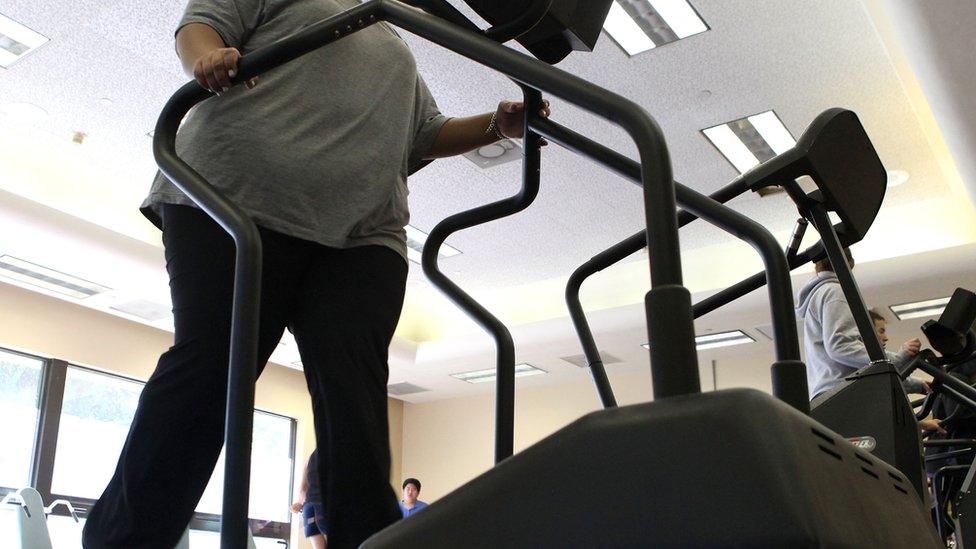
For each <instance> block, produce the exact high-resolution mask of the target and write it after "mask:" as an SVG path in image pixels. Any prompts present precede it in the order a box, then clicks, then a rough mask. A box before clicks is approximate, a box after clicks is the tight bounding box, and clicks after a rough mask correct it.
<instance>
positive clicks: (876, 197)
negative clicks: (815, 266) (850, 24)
mask: <svg viewBox="0 0 976 549" xmlns="http://www.w3.org/2000/svg"><path fill="white" fill-rule="evenodd" d="M546 137H547V138H548V139H549V140H550V141H552V142H555V143H560V144H564V145H565V142H564V141H561V140H560V139H559V138H558V137H554V136H552V135H546ZM559 137H562V136H559ZM604 163H605V164H607V165H608V166H611V168H612V169H614V170H615V171H617V172H619V173H621V174H623V175H625V176H628V175H629V176H631V177H633V175H634V174H635V173H636V172H635V170H636V168H637V166H636V165H635V164H634V163H632V162H630V161H628V160H626V159H624V158H622V157H620V156H619V155H616V154H613V155H611V156H608V159H607V161H606V162H604ZM804 175H806V176H810V178H811V179H812V180H813V181H814V183H816V186H817V188H816V190H815V191H813V192H811V193H809V194H804V193H803V191H802V190H801V189H800V188H799V185H798V184H797V183H796V180H797V179H798V178H799V177H801V176H804ZM676 185H677V184H676ZM772 185H778V186H781V187H784V188H785V189H786V191H787V192H788V193H789V195H790V196H791V198H792V199H793V200H794V201H795V202H796V203H797V205H798V207H799V210H800V212H801V214H802V215H803V218H801V219H800V221H799V222H798V225H797V230H796V231H795V232H794V234H793V236H792V238H791V240H790V243H789V246H788V247H787V250H786V252H785V255H786V259H787V261H788V263H789V268H790V269H794V268H797V267H799V266H802V265H804V264H806V263H808V262H811V261H816V260H818V259H820V258H822V257H824V255H825V253H829V254H830V255H831V256H832V257H833V256H836V255H840V258H841V259H840V260H841V262H843V264H844V265H846V262H845V261H844V259H843V251H842V246H849V245H851V244H854V243H855V242H858V241H860V240H861V239H862V238H863V237H864V235H865V234H866V233H867V230H868V228H870V226H871V224H872V223H873V221H874V218H875V216H876V215H877V212H878V210H879V209H880V206H881V202H882V200H883V198H884V192H885V189H886V175H885V170H884V167H883V165H882V164H881V162H880V159H879V158H878V156H877V153H876V152H875V150H874V147H873V145H872V144H871V142H870V139H869V138H868V136H867V133H866V132H865V130H864V128H863V126H862V125H861V123H860V121H859V120H858V119H857V116H856V115H855V114H854V113H853V112H850V111H847V110H843V109H830V110H827V111H825V112H824V113H822V114H821V115H820V116H818V117H817V118H816V119H815V120H814V122H813V123H812V124H811V125H810V127H809V128H808V129H807V131H806V132H804V134H803V135H802V136H801V137H800V139H799V140H798V142H797V145H796V147H795V148H794V149H792V150H790V151H787V152H785V153H783V154H782V155H780V156H778V157H776V158H773V159H771V160H769V161H767V162H766V163H764V164H762V165H760V166H757V167H756V168H754V169H753V170H751V171H750V172H748V173H746V174H743V175H742V176H740V177H739V178H737V179H735V180H734V181H732V182H731V183H730V184H729V185H727V186H725V187H723V188H722V189H720V190H718V191H717V192H715V193H713V194H712V195H711V198H712V199H713V200H715V201H717V202H720V203H725V202H728V201H730V200H732V199H734V198H736V197H738V196H740V195H742V194H745V193H746V192H747V191H749V190H753V191H758V190H759V189H762V188H765V187H768V186H772ZM679 188H680V187H679ZM679 201H680V195H679ZM831 211H832V212H835V213H836V214H837V215H838V217H839V218H840V220H841V222H840V223H839V224H837V225H836V226H832V225H831V224H830V221H829V217H828V213H827V212H831ZM695 213H696V212H691V211H688V209H687V208H686V210H684V211H679V212H678V222H679V225H681V226H684V225H687V224H688V223H690V222H692V221H694V220H695V219H696V218H697V217H696V215H694V214H695ZM811 223H812V224H813V225H814V227H815V228H817V229H818V232H820V234H821V242H818V243H816V244H814V245H813V246H811V247H809V248H808V249H806V250H804V251H803V252H799V248H800V244H801V241H802V239H803V236H804V232H805V229H806V227H807V226H808V225H810V224H811ZM645 238H646V235H645V233H644V232H643V231H642V232H639V233H636V234H634V235H632V236H631V237H629V238H628V239H626V240H624V241H622V242H620V243H618V244H616V245H614V246H612V247H611V248H609V249H607V250H605V251H604V252H602V253H600V254H598V255H596V256H594V257H593V258H592V259H591V260H590V261H588V262H586V263H585V264H583V265H582V266H580V267H579V268H578V269H577V270H576V271H575V272H574V273H573V275H572V276H571V277H570V280H569V283H568V284H567V288H566V300H567V304H568V306H569V310H570V315H571V317H572V319H573V322H574V325H575V327H576V330H577V334H578V335H579V338H580V341H581V343H582V347H583V351H584V353H585V355H586V357H587V360H588V363H589V365H590V370H591V373H592V375H593V380H594V383H595V385H596V388H597V392H598V394H599V396H600V399H601V402H602V403H603V405H604V407H605V408H607V409H608V410H609V409H612V408H614V407H616V405H617V404H616V400H615V397H614V394H613V389H612V387H611V386H610V383H609V380H608V378H607V376H606V372H605V369H604V367H603V364H602V361H601V359H600V354H599V350H598V348H597V345H596V343H595V340H594V337H593V335H592V332H591V330H590V328H589V325H588V323H587V320H586V316H585V314H584V312H583V308H582V305H581V303H580V300H579V293H580V288H581V286H582V284H583V282H585V280H586V279H587V278H588V277H590V276H592V275H593V274H595V273H597V272H599V271H601V270H603V269H605V268H607V267H609V266H611V265H613V264H614V263H616V262H619V261H621V260H622V259H624V258H625V257H627V256H629V255H631V254H633V253H634V252H636V251H638V250H639V249H640V248H641V247H642V246H643V245H644V239H645ZM781 253H782V252H781ZM847 274H848V275H850V272H849V270H848V273H847ZM839 276H840V275H839ZM847 278H848V279H849V280H848V281H847V282H845V286H847V288H845V291H847V290H849V289H850V287H851V286H853V289H854V290H856V289H857V287H856V284H854V283H853V277H852V276H848V277H847ZM767 279H768V280H769V281H770V285H773V284H780V285H782V284H787V285H788V284H789V281H788V279H787V280H786V282H785V283H780V282H778V281H777V279H774V278H771V277H769V274H768V267H767V272H763V273H757V274H756V275H753V276H751V277H749V278H747V279H745V280H742V281H740V282H738V283H736V284H734V285H732V286H730V287H729V288H726V289H725V290H722V291H720V292H718V293H716V294H714V295H712V296H710V297H708V298H706V299H704V300H702V301H700V302H699V303H696V304H695V305H694V306H693V315H694V317H696V318H697V317H700V316H702V315H705V314H707V313H709V312H711V311H714V310H716V309H718V308H719V307H722V306H724V305H726V304H728V303H730V302H732V301H734V300H735V299H738V298H740V297H742V296H744V295H746V294H748V293H750V292H752V291H754V290H756V289H758V288H760V287H761V286H762V285H763V284H765V283H766V282H767ZM842 281H843V279H842ZM786 291H787V292H791V289H790V288H789V287H788V286H786ZM770 292H771V294H770V295H771V297H772V295H773V294H772V292H773V289H772V288H770ZM848 300H849V301H851V302H852V303H855V304H858V303H859V304H860V308H861V310H862V311H863V312H864V314H863V317H864V318H867V312H866V308H864V305H863V301H862V300H861V298H860V295H859V294H856V295H855V296H854V297H853V298H852V297H851V296H850V295H848ZM771 301H772V299H771ZM776 318H777V315H776V311H775V309H774V310H773V319H774V328H775V327H776ZM790 322H791V323H792V322H793V321H792V317H791V319H790ZM794 326H795V324H794ZM859 326H862V324H860V323H859ZM867 326H871V325H870V321H869V322H868V324H867ZM786 329H787V327H786V326H785V323H784V326H782V327H781V331H780V332H779V333H783V330H786ZM868 335H869V337H875V334H874V331H873V329H872V330H871V331H870V332H869V333H868ZM793 337H795V332H794V335H793ZM775 338H776V339H777V340H779V339H780V338H781V336H780V335H778V334H775ZM875 341H877V340H876V339H875ZM651 346H652V348H653V346H654V345H653V342H652V345H651ZM877 347H878V348H879V349H880V344H879V345H878V346H877ZM781 348H782V344H781V343H779V342H777V353H778V354H780V355H781V351H780V349H781ZM882 356H883V354H882ZM888 366H889V369H890V370H891V371H892V373H891V374H890V375H889V376H890V378H892V380H893V381H892V383H893V384H894V386H895V387H896V388H897V390H898V392H897V393H896V394H897V395H900V398H901V399H902V401H903V402H902V404H903V406H904V407H905V408H908V410H909V414H910V413H911V409H910V408H909V405H908V401H907V397H906V396H905V395H904V392H903V391H902V389H901V387H900V385H899V384H898V383H897V377H898V374H897V372H894V371H893V368H891V367H890V365H888ZM778 367H780V364H779V362H777V363H776V364H774V365H773V389H774V393H777V394H784V393H786V392H787V391H785V390H784V389H783V387H782V386H781V385H780V384H778V382H777V368H778ZM655 379H656V378H655ZM804 385H805V383H804ZM805 390H806V388H805V387H804V391H805ZM889 392H890V391H889ZM722 393H725V391H720V392H719V393H718V394H722ZM655 396H656V397H657V396H658V395H655ZM713 398H714V397H713ZM796 398H797V399H798V400H799V399H800V395H796ZM806 398H807V396H806V393H805V392H804V393H803V395H802V400H803V401H804V402H805V401H806ZM892 399H893V397H892V398H889V400H892ZM763 417H764V418H765V416H763ZM814 417H815V418H816V416H814ZM882 417H883V418H887V423H889V424H893V423H895V422H894V420H893V419H892V408H889V409H887V410H885V413H884V414H883V416H882ZM817 419H819V418H817ZM745 421H748V420H745ZM816 429H817V430H816V431H815V432H816V433H817V434H818V436H819V435H824V434H827V433H830V434H831V436H834V437H836V436H837V434H836V433H839V434H840V435H844V433H843V432H842V431H841V429H838V428H837V427H835V426H834V425H830V424H829V423H824V424H822V425H818V427H817V428H816ZM888 429H889V430H893V429H894V426H889V427H888ZM696 436H697V435H696ZM905 436H906V437H907V438H908V439H909V440H910V441H911V440H913V439H914V441H915V442H914V444H915V452H914V453H913V455H912V459H911V460H909V461H908V465H907V466H905V470H907V471H908V473H905V472H902V471H899V473H900V474H899V473H893V470H892V469H891V468H889V467H888V464H887V463H884V462H882V461H881V460H879V459H878V458H877V457H876V456H873V455H871V454H869V453H868V452H866V451H864V450H863V449H858V450H857V452H855V453H854V454H853V457H852V458H848V459H851V463H850V465H851V466H852V468H853V469H854V470H855V471H857V470H860V472H861V473H862V474H863V475H864V477H865V478H866V479H872V480H874V481H877V482H881V483H883V482H885V479H888V480H891V479H894V478H896V477H897V478H899V479H900V481H899V482H896V483H894V485H893V486H894V488H895V491H896V492H897V493H899V494H902V495H907V494H915V495H914V496H912V498H909V499H911V500H913V501H902V502H901V503H903V504H904V505H905V506H906V508H910V509H912V510H911V511H908V510H907V509H906V510H903V511H899V512H898V513H905V515H904V516H912V517H914V520H913V525H912V526H910V527H907V526H906V528H905V529H904V530H902V532H903V533H902V534H899V535H909V534H908V531H909V530H911V531H912V532H913V534H911V536H913V537H912V538H911V539H913V540H917V541H914V542H911V543H913V544H916V545H917V546H931V544H932V543H933V540H932V538H933V537H934V535H933V534H934V532H933V531H932V528H931V526H930V525H929V526H928V527H927V526H925V525H920V524H919V521H923V522H925V521H926V519H925V517H919V515H918V512H919V510H920V509H924V508H925V506H924V505H922V501H923V498H922V497H919V496H920V495H921V494H922V493H923V492H922V490H923V489H924V487H923V485H922V483H921V477H922V474H921V450H920V446H919V445H918V431H917V427H916V426H915V423H914V421H912V422H911V425H910V429H907V430H906V432H905ZM839 438H842V439H846V438H848V437H847V436H841V437H839ZM669 440H670V439H669ZM825 440H826V439H824V440H821V442H825ZM843 445H844V446H845V447H846V446H847V442H845V443H844V444H843ZM836 448H837V444H818V445H817V446H816V449H817V450H820V451H821V452H824V453H826V454H827V455H830V456H833V457H834V458H835V459H837V460H838V461H843V459H842V458H844V457H845V456H841V455H840V454H836V453H835V454H831V453H829V452H828V450H830V451H831V452H834V451H835V450H836ZM722 456H723V458H724V457H725V454H722ZM784 459H786V458H784ZM700 462H701V460H700V459H699V461H698V463H699V464H700ZM869 464H870V465H869ZM724 465H725V464H720V466H724ZM878 466H882V467H885V468H887V469H888V473H892V474H887V473H880V472H879V471H878V470H877V469H876V467H878ZM909 473H911V474H909ZM814 474H815V473H814ZM820 475H821V478H822V480H823V482H831V480H832V476H831V475H830V474H827V473H826V470H824V471H823V472H822V473H821V474H820ZM875 475H876V476H875ZM691 476H692V477H694V474H692V475H691ZM916 480H918V482H917V483H916ZM787 484H791V483H789V482H788V483H787ZM870 484H871V483H868V485H870ZM855 486H858V485H851V487H850V488H851V489H852V490H853V489H854V487H855ZM744 490H746V492H749V489H747V488H744ZM800 491H801V490H799V489H797V490H795V491H794V492H793V494H794V495H795V494H797V493H798V492H800ZM878 495H879V497H882V498H884V497H885V496H884V495H883V494H880V493H879V494H878ZM783 497H785V498H789V497H791V496H789V495H784V496H783ZM821 501H822V500H821ZM896 501H901V500H900V498H892V500H891V502H892V503H894V502H896ZM835 511H837V509H835ZM838 513H839V514H843V513H841V512H839V511H838ZM896 514H897V513H896ZM868 515H872V516H874V514H873V512H868ZM851 517H853V515H849V518H851ZM830 520H841V519H840V518H839V517H834V518H832V519H830ZM860 520H864V521H865V524H867V523H869V522H870V523H873V522H875V521H876V520H877V519H868V518H867V516H863V517H862V519H860ZM903 526H905V525H903ZM865 534H866V535H867V536H868V537H865V538H863V539H864V543H865V544H867V545H870V546H882V545H885V544H886V542H884V541H882V538H875V539H871V538H870V534H867V533H865ZM919 538H922V539H919ZM853 539H854V538H846V539H845V540H843V541H837V542H836V543H839V544H840V545H841V546H847V545H848V544H854V545H856V544H857V543H856V542H853ZM886 539H891V540H892V541H890V542H889V543H892V544H893V545H896V546H901V545H906V544H907V543H909V542H908V541H907V540H908V539H909V538H901V540H900V541H898V540H897V537H896V538H886ZM923 540H924V541H923ZM783 543H784V544H785V543H787V542H785V541H784V542H783ZM789 543H793V542H789ZM821 543H823V544H825V545H832V544H833V542H821ZM746 544H749V543H748V542H747V543H746ZM801 544H802V543H801ZM913 546H915V545H913Z"/></svg>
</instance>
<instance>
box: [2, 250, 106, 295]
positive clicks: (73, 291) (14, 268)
mask: <svg viewBox="0 0 976 549" xmlns="http://www.w3.org/2000/svg"><path fill="white" fill-rule="evenodd" d="M0 278H6V279H9V280H13V281H16V282H20V283H22V284H29V285H31V286H36V287H38V288H43V289H45V290H48V291H51V292H56V293H59V294H61V295H66V296H68V297H73V298H75V299H85V298H87V297H91V296H93V295H97V294H102V293H105V292H109V291H111V288H107V287H105V286H102V285H100V284H95V283H94V282H89V281H87V280H82V279H80V278H78V277H75V276H71V275H68V274H64V273H61V272H58V271H55V270H54V269H48V268H47V267H42V266H41V265H36V264H34V263H31V262H29V261H24V260H23V259H18V258H16V257H13V256H9V255H3V256H0Z"/></svg>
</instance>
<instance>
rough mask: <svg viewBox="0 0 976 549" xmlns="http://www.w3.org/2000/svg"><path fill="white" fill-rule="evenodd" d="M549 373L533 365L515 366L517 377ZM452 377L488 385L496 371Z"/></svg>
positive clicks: (480, 371)
mask: <svg viewBox="0 0 976 549" xmlns="http://www.w3.org/2000/svg"><path fill="white" fill-rule="evenodd" d="M548 373H549V372H547V371H545V370H543V369H541V368H536V367H535V366H533V365H531V364H526V363H523V364H516V365H515V377H528V376H537V375H541V374H548ZM451 377H453V378H456V379H460V380H461V381H466V382H468V383H487V382H489V381H494V380H495V369H494V368H488V369H486V370H475V371H473V372H461V373H459V374H451Z"/></svg>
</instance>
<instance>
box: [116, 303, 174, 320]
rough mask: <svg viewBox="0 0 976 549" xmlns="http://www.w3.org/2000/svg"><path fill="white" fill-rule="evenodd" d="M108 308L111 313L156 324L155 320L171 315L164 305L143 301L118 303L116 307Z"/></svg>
mask: <svg viewBox="0 0 976 549" xmlns="http://www.w3.org/2000/svg"><path fill="white" fill-rule="evenodd" d="M109 308H110V309H112V310H113V311H119V312H120V313H125V314H127V315H132V316H135V317H138V318H141V319H143V320H148V321H149V322H156V321H157V320H162V319H164V318H168V317H169V316H170V315H171V314H172V313H171V311H170V308H169V307H167V306H166V305H160V304H159V303H154V302H152V301H146V300H145V299H137V300H135V301H129V302H127V303H120V304H118V305H112V306H111V307H109Z"/></svg>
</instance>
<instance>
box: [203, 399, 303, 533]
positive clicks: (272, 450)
mask: <svg viewBox="0 0 976 549" xmlns="http://www.w3.org/2000/svg"><path fill="white" fill-rule="evenodd" d="M294 447H295V444H294V420H293V419H291V418H287V417H283V416H279V415H275V414H269V413H267V412H262V411H259V410H255V412H254V434H253V438H252V442H251V489H250V499H249V510H248V515H249V516H250V518H252V519H257V520H270V521H276V522H289V521H290V520H291V511H290V510H289V506H290V505H291V486H292V470H293V468H294V459H295V458H294V451H293V448H294ZM223 486H224V453H223V451H221V453H220V459H219V460H218V461H217V466H216V467H215V468H214V472H213V476H211V477H210V483H209V484H208V485H207V489H206V491H204V493H203V497H202V498H200V503H199V504H198V505H197V509H196V510H197V512H198V513H213V514H220V509H221V505H222V501H221V500H222V497H223Z"/></svg>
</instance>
